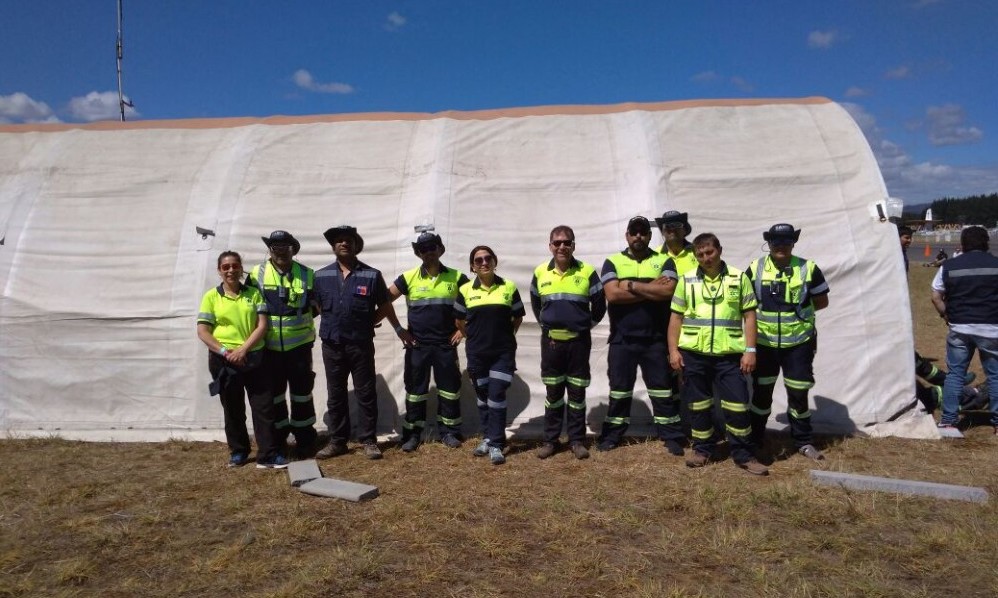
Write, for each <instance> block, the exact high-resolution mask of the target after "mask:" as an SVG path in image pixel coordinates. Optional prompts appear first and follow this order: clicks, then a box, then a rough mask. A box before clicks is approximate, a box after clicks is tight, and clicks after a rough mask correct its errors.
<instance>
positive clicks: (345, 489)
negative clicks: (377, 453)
mask: <svg viewBox="0 0 998 598" xmlns="http://www.w3.org/2000/svg"><path fill="white" fill-rule="evenodd" d="M298 489H299V490H301V491H302V492H304V493H305V494H311V495H313V496H327V497H330V498H342V499H344V500H350V501H353V502H360V501H362V500H368V499H371V498H374V497H376V496H378V487H377V486H368V485H367V484H358V483H357V482H347V481H346V480H335V479H333V478H320V479H318V480H312V481H311V482H306V483H304V484H302V485H301V486H299V487H298Z"/></svg>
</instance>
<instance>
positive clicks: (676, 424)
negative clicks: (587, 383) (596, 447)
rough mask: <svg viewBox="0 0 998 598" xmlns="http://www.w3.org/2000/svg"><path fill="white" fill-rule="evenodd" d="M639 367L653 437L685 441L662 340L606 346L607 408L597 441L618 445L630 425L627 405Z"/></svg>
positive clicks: (628, 406)
mask: <svg viewBox="0 0 998 598" xmlns="http://www.w3.org/2000/svg"><path fill="white" fill-rule="evenodd" d="M639 367H640V368H641V377H642V378H643V379H644V381H645V388H646V389H647V390H648V397H649V398H650V399H651V405H652V415H653V416H654V418H655V433H656V434H657V435H658V437H659V439H661V440H676V441H683V440H685V438H686V437H685V435H684V434H683V428H682V421H681V417H680V403H679V397H677V396H675V395H674V394H673V392H672V383H673V378H672V371H671V369H670V367H669V353H668V351H667V349H666V346H665V341H664V340H661V341H652V340H647V341H637V340H633V341H627V342H623V343H611V344H610V350H609V354H608V355H607V378H608V379H609V382H610V404H609V405H608V407H607V412H606V421H605V422H604V423H603V430H602V431H601V432H600V440H601V441H603V440H609V441H610V442H613V443H615V444H620V441H621V439H622V438H623V436H624V432H626V431H627V426H628V425H629V424H630V423H631V402H632V398H633V394H634V383H635V382H636V381H637V377H638V368H639Z"/></svg>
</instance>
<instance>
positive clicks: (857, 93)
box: [845, 86, 870, 98]
mask: <svg viewBox="0 0 998 598" xmlns="http://www.w3.org/2000/svg"><path fill="white" fill-rule="evenodd" d="M868 95H870V92H868V91H867V90H865V89H863V88H862V87H856V86H853V87H850V88H849V89H847V90H846V93H845V96H846V97H847V98H861V97H863V96H868Z"/></svg>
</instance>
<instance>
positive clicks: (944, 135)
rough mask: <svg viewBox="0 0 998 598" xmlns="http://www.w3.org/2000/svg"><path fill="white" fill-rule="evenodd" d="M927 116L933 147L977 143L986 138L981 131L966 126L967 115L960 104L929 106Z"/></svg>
mask: <svg viewBox="0 0 998 598" xmlns="http://www.w3.org/2000/svg"><path fill="white" fill-rule="evenodd" d="M925 116H926V123H927V125H928V129H929V141H930V142H931V143H932V145H961V144H965V143H976V142H978V141H980V140H981V138H982V137H984V133H983V132H982V131H981V130H980V129H978V128H977V127H973V126H967V125H966V123H965V121H966V120H967V115H966V114H965V113H964V111H963V107H962V106H960V105H958V104H944V105H942V106H929V107H928V108H927V109H926V111H925Z"/></svg>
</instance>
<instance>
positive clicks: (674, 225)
mask: <svg viewBox="0 0 998 598" xmlns="http://www.w3.org/2000/svg"><path fill="white" fill-rule="evenodd" d="M683 228H685V227H684V226H683V223H682V222H669V223H667V224H666V225H665V229H666V230H676V229H679V230H682V229H683Z"/></svg>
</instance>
